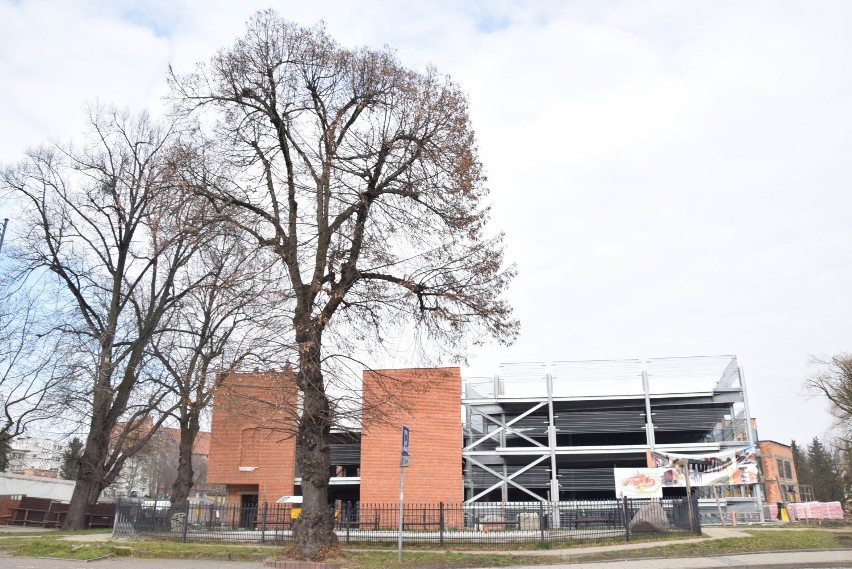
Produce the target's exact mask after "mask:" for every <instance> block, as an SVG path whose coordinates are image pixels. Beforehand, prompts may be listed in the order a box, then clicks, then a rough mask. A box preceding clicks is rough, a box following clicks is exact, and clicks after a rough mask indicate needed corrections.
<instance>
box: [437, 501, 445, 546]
mask: <svg viewBox="0 0 852 569" xmlns="http://www.w3.org/2000/svg"><path fill="white" fill-rule="evenodd" d="M439 508H440V511H439V512H438V531H439V532H440V533H439V536H438V544H439V545H440V546H441V547H443V546H444V503H443V502H441V503H440V505H439Z"/></svg>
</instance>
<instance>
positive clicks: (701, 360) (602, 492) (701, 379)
mask: <svg viewBox="0 0 852 569" xmlns="http://www.w3.org/2000/svg"><path fill="white" fill-rule="evenodd" d="M462 404H463V407H464V412H465V417H466V420H465V427H464V448H463V450H462V456H463V458H464V464H465V468H464V498H465V501H466V502H477V501H486V502H505V501H522V500H524V501H525V500H531V499H535V500H575V499H587V498H603V497H613V496H614V495H615V494H614V491H615V490H614V487H615V481H614V477H613V468H633V467H636V468H643V467H646V466H648V464H647V452H648V451H655V450H656V451H658V452H669V453H686V454H690V453H713V452H720V451H725V450H736V449H739V448H745V447H747V446H749V445H751V444H754V443H755V440H756V438H755V435H754V432H753V429H752V424H751V422H750V421H747V420H746V417H749V416H750V415H749V411H748V397H747V394H746V389H745V381H744V378H743V373H742V370H741V369H740V367H739V366H738V365H737V360H736V358H735V357H729V356H726V357H691V358H660V359H649V360H644V361H642V360H615V361H585V362H551V363H549V364H548V363H523V364H505V365H501V366H500V369H499V373H498V374H497V375H495V376H494V377H489V378H467V379H466V380H465V382H464V395H463V399H462ZM684 491H685V490H684V489H683V488H666V489H665V492H666V493H671V494H676V493H683V492H684ZM729 492H730V490H729ZM734 492H736V493H738V494H739V495H740V496H743V497H745V496H748V495H749V494H752V490H751V489H750V488H740V489H738V490H734Z"/></svg>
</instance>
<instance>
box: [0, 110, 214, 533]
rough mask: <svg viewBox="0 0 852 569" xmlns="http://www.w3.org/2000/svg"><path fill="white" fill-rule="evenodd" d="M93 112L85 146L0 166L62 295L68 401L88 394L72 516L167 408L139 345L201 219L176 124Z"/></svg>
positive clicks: (35, 249)
mask: <svg viewBox="0 0 852 569" xmlns="http://www.w3.org/2000/svg"><path fill="white" fill-rule="evenodd" d="M90 122H91V132H90V134H89V137H88V138H86V139H85V144H84V146H83V147H82V148H79V149H75V148H70V147H69V148H63V147H60V146H58V145H54V146H53V147H49V148H40V149H36V150H33V151H31V152H30V153H29V155H28V158H27V159H26V160H24V161H23V162H22V163H21V164H19V165H18V166H16V167H13V168H9V169H6V170H5V171H4V172H3V176H2V186H3V187H4V188H5V189H7V190H12V191H13V192H14V193H15V194H16V195H17V196H19V197H21V198H23V201H24V202H25V204H26V206H27V207H28V212H29V215H30V218H29V220H28V224H29V225H28V226H29V227H31V230H30V232H29V234H28V235H26V236H25V239H24V240H23V245H22V247H23V248H24V255H25V258H26V260H27V261H28V262H29V263H30V266H31V267H32V268H33V269H34V270H36V269H38V268H45V269H48V270H49V271H50V272H51V273H52V274H53V275H54V276H55V278H56V280H57V281H58V283H59V284H60V286H61V289H62V290H63V291H64V293H65V296H64V299H65V301H66V302H67V304H66V305H65V307H66V309H67V311H66V315H65V319H64V320H63V322H62V332H63V335H64V342H65V343H66V344H67V345H68V346H73V351H72V350H69V353H68V361H67V363H68V369H70V370H72V371H74V372H75V376H76V379H77V381H78V383H77V385H78V387H79V391H78V395H80V396H81V397H78V398H76V399H74V398H71V397H69V404H73V403H75V402H77V403H79V402H81V401H83V402H85V405H86V408H85V412H86V416H87V417H88V427H87V435H86V440H85V447H84V450H83V455H82V460H81V465H80V471H79V473H78V476H77V480H76V485H75V487H74V493H73V495H72V498H71V503H70V505H69V510H68V515H67V518H66V522H65V526H66V527H68V528H81V527H83V525H84V522H85V510H86V507H87V505H88V504H90V503H93V502H95V501H96V500H97V499H98V497H99V496H100V494H101V492H102V491H103V489H104V488H105V487H106V486H108V485H109V484H111V483H112V481H114V480H115V478H116V476H117V475H118V473H119V472H120V470H121V468H122V466H123V464H124V463H125V461H126V460H127V459H128V458H129V457H131V456H132V455H133V454H134V453H135V452H138V450H139V449H141V448H142V447H143V446H144V445H145V442H146V441H147V439H148V438H150V436H151V435H152V434H153V432H154V430H155V429H156V428H157V427H158V426H159V424H160V423H161V422H162V421H163V420H164V418H165V417H166V412H167V411H168V409H166V408H163V404H164V402H165V398H166V395H165V393H164V392H163V390H162V389H159V388H158V386H157V385H155V384H153V383H151V382H147V383H146V382H145V381H144V380H145V379H146V373H145V370H146V366H147V365H148V360H147V353H148V352H147V348H148V346H149V344H150V342H151V339H152V338H153V337H154V336H155V335H156V333H157V331H158V330H159V324H160V321H161V319H162V318H163V315H164V314H166V313H167V312H168V311H169V310H170V307H171V305H172V304H173V303H174V302H176V301H177V300H179V299H180V297H181V296H182V295H183V294H185V291H181V290H177V289H176V282H175V276H176V274H177V273H178V271H179V269H180V268H181V267H182V266H183V265H185V264H186V263H187V261H188V260H189V259H190V258H191V257H192V255H193V254H194V253H195V251H196V250H197V248H198V245H199V243H200V242H202V241H203V240H204V239H205V235H204V227H206V225H205V211H204V210H203V208H201V209H200V208H198V206H197V203H196V201H197V200H196V201H193V199H192V198H191V197H189V198H188V197H186V196H188V195H189V196H191V195H192V194H193V192H192V191H186V188H185V187H184V185H185V182H184V180H183V179H182V178H181V176H179V175H178V174H177V172H178V169H179V163H180V154H181V152H180V149H181V145H180V144H179V143H178V142H179V139H180V132H178V131H177V130H176V129H174V128H173V127H163V126H160V125H158V124H156V123H155V122H154V121H152V120H151V119H150V118H149V117H148V116H147V115H144V114H142V115H138V116H129V115H128V114H126V113H119V112H116V111H113V110H108V109H107V110H95V111H93V112H92V115H91V121H90ZM68 392H69V393H73V391H72V390H70V389H69V390H68ZM142 425H150V429H149V430H147V431H145V432H142V429H141V428H140V426H142Z"/></svg>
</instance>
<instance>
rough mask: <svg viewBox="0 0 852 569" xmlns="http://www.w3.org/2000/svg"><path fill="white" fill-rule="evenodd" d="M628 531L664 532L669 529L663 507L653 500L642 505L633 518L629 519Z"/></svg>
mask: <svg viewBox="0 0 852 569" xmlns="http://www.w3.org/2000/svg"><path fill="white" fill-rule="evenodd" d="M629 529H630V533H634V532H638V533H649V532H657V533H665V532H667V531H669V518H668V516H666V511H665V510H664V509H663V507H662V506H661V505H660V504H658V503H656V502H654V503H651V504H648V505H647V506H642V507H641V508H639V511H638V512H636V515H635V516H633V519H632V520H630V526H629Z"/></svg>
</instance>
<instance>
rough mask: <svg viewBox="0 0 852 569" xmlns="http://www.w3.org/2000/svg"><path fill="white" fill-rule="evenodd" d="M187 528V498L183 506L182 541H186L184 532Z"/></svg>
mask: <svg viewBox="0 0 852 569" xmlns="http://www.w3.org/2000/svg"><path fill="white" fill-rule="evenodd" d="M188 530H189V501H188V500H187V502H186V504H185V506H184V514H183V534H182V536H181V537H182V538H183V542H184V543H186V532H187V531H188Z"/></svg>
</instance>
